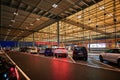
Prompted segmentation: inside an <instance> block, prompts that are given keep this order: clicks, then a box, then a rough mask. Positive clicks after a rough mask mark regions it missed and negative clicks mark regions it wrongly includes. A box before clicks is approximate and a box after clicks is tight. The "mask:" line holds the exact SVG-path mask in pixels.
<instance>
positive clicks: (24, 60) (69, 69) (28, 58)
mask: <svg viewBox="0 0 120 80" xmlns="http://www.w3.org/2000/svg"><path fill="white" fill-rule="evenodd" d="M8 55H9V56H10V57H11V58H12V59H13V60H14V61H15V62H16V64H18V65H19V66H20V67H21V69H22V70H23V71H24V72H25V73H26V74H27V75H28V76H30V78H31V79H32V80H38V79H42V80H80V79H82V80H90V79H91V80H96V79H97V80H119V79H120V77H119V74H120V72H115V71H109V70H104V69H99V68H92V67H89V66H85V65H80V64H79V65H78V64H75V63H72V64H71V63H69V62H65V61H62V60H61V61H60V60H58V59H60V58H51V57H50V58H49V57H48V58H45V57H41V55H40V56H39V55H36V54H35V55H34V54H27V55H26V54H19V53H18V54H16V53H8ZM91 73H92V74H91ZM108 73H109V76H108V75H107V74H108ZM37 75H39V76H37ZM110 75H111V76H110ZM93 76H94V77H93ZM47 77H49V79H48V78H47ZM111 77H112V78H111Z"/></svg>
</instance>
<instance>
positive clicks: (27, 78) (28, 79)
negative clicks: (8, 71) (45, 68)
mask: <svg viewBox="0 0 120 80" xmlns="http://www.w3.org/2000/svg"><path fill="white" fill-rule="evenodd" d="M5 55H6V56H7V57H8V58H9V59H10V61H11V62H12V63H13V64H14V65H16V67H17V69H18V70H19V71H20V72H21V73H22V75H23V76H24V77H25V78H26V80H31V79H30V78H29V77H28V76H27V75H26V74H25V73H24V72H23V71H22V69H20V68H19V67H18V66H17V64H16V63H15V62H14V61H13V60H12V59H11V58H10V57H9V56H8V55H7V54H5Z"/></svg>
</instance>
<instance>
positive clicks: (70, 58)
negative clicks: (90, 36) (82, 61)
mask: <svg viewBox="0 0 120 80" xmlns="http://www.w3.org/2000/svg"><path fill="white" fill-rule="evenodd" d="M68 57H69V58H70V59H71V60H72V62H73V63H76V62H75V60H73V58H72V57H71V56H70V55H68Z"/></svg>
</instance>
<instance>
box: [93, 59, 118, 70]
mask: <svg viewBox="0 0 120 80" xmlns="http://www.w3.org/2000/svg"><path fill="white" fill-rule="evenodd" d="M92 60H93V61H95V62H97V63H100V64H102V65H105V66H107V67H111V68H114V69H112V70H113V71H119V72H120V69H118V68H115V67H113V66H110V65H108V64H105V63H102V62H100V61H97V60H94V59H92ZM102 68H104V67H102ZM108 69H110V68H108Z"/></svg>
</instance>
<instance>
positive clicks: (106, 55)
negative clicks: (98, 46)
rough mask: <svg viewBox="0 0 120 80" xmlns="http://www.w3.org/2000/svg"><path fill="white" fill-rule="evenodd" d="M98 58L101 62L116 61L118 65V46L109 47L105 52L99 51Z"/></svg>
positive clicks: (119, 55) (119, 50)
mask: <svg viewBox="0 0 120 80" xmlns="http://www.w3.org/2000/svg"><path fill="white" fill-rule="evenodd" d="M99 59H100V61H101V62H103V61H110V62H113V63H117V64H118V65H119V66H120V48H116V49H109V50H107V51H106V52H103V53H101V54H100V55H99Z"/></svg>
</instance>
